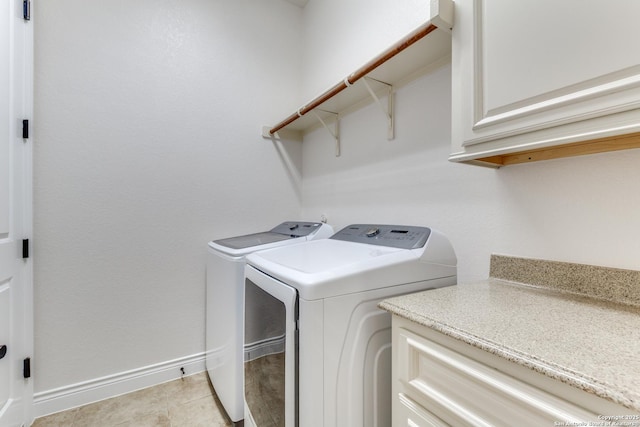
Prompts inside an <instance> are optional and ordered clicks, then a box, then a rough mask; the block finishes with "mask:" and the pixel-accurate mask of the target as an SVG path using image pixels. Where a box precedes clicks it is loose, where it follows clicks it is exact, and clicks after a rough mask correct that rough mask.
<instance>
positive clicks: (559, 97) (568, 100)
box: [450, 0, 640, 166]
mask: <svg viewBox="0 0 640 427" xmlns="http://www.w3.org/2000/svg"><path fill="white" fill-rule="evenodd" d="M455 20H456V24H455V26H454V28H453V38H452V41H453V45H452V58H453V59H452V62H453V116H452V124H453V128H452V153H451V157H450V160H453V161H461V162H471V163H477V162H481V164H486V165H494V166H500V165H503V164H511V163H520V162H525V161H534V160H542V159H545V158H554V157H563V156H567V155H578V154H587V153H593V152H600V151H612V150H618V149H624V148H636V147H640V25H638V21H639V20H640V2H639V1H637V0H610V1H606V2H602V1H599V2H595V1H584V0H562V1H557V0H536V1H534V0H520V1H513V0H457V1H456V3H455ZM633 134H637V135H633ZM621 136H623V137H621ZM585 142H587V143H585Z"/></svg>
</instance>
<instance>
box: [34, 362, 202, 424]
mask: <svg viewBox="0 0 640 427" xmlns="http://www.w3.org/2000/svg"><path fill="white" fill-rule="evenodd" d="M181 368H184V376H188V375H193V374H197V373H199V372H202V371H204V370H205V355H204V353H198V354H194V355H191V356H186V357H181V358H179V359H175V360H169V361H167V362H161V363H157V364H155V365H149V366H145V367H142V368H138V369H133V370H130V371H126V372H121V373H117V374H113V375H108V376H106V377H102V378H96V379H93V380H89V381H84V382H81V383H77V384H71V385H68V386H64V387H60V388H56V389H52V390H46V391H42V392H39V393H36V394H35V395H34V402H33V403H34V405H33V406H34V415H35V417H36V418H38V417H42V416H45V415H49V414H53V413H56V412H60V411H64V410H67V409H71V408H75V407H78V406H82V405H86V404H88V403H93V402H97V401H99V400H104V399H108V398H110V397H115V396H119V395H121V394H125V393H130V392H132V391H136V390H140V389H142V388H146V387H151V386H154V385H158V384H162V383H164V382H167V381H171V380H175V379H178V378H180V377H182V376H183V373H182V370H181Z"/></svg>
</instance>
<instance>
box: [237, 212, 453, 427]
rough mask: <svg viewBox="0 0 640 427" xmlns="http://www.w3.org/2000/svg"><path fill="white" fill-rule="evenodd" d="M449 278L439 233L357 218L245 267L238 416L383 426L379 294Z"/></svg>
mask: <svg viewBox="0 0 640 427" xmlns="http://www.w3.org/2000/svg"><path fill="white" fill-rule="evenodd" d="M455 284H456V256H455V253H454V251H453V248H452V246H451V244H450V243H449V241H448V239H447V238H446V237H445V236H444V235H442V234H441V233H439V232H437V231H435V230H432V229H429V228H426V227H408V226H395V225H372V224H356V225H351V226H348V227H346V228H344V229H342V230H341V231H339V232H338V233H336V234H335V235H333V236H332V237H331V238H329V239H325V240H319V241H314V242H307V243H303V244H301V245H297V246H295V247H287V248H278V249H272V250H267V251H261V252H259V253H255V254H252V255H249V256H248V257H247V266H246V268H245V304H247V306H249V305H251V306H252V307H253V309H252V310H251V311H249V310H248V309H247V310H245V402H246V403H245V404H246V410H245V423H246V425H248V426H257V427H266V426H285V427H294V426H300V427H321V426H322V427H336V426H349V427H388V426H390V425H391V316H390V315H389V314H388V313H387V312H385V311H383V310H381V309H379V308H378V307H377V304H378V302H379V301H380V300H382V299H384V298H388V297H390V296H394V295H400V294H405V293H410V292H416V291H421V290H426V289H431V288H438V287H443V286H450V285H455Z"/></svg>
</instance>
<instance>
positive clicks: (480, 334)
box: [380, 256, 640, 411]
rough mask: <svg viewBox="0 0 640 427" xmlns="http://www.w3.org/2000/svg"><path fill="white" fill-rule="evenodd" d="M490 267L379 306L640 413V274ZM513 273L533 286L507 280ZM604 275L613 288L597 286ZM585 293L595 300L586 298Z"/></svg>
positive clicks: (511, 262)
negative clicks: (483, 273)
mask: <svg viewBox="0 0 640 427" xmlns="http://www.w3.org/2000/svg"><path fill="white" fill-rule="evenodd" d="M491 262H492V265H491V276H492V277H490V278H489V279H487V280H486V281H481V282H476V283H468V284H459V285H457V286H451V287H447V288H441V289H435V290H430V291H425V292H420V293H416V294H410V295H404V296H400V297H395V298H390V299H387V300H385V301H383V302H381V303H380V307H381V308H383V309H385V310H387V311H389V312H391V313H393V314H395V315H398V316H400V317H404V318H406V319H409V320H411V321H413V322H416V323H418V324H420V325H424V326H427V327H429V328H431V329H434V330H436V331H439V332H441V333H443V334H445V335H448V336H450V337H453V338H455V339H458V340H461V341H463V342H465V343H468V344H471V345H473V346H475V347H478V348H480V349H483V350H485V351H488V352H490V353H493V354H495V355H497V356H500V357H503V358H505V359H507V360H510V361H512V362H515V363H518V364H520V365H523V366H526V367H528V368H530V369H533V370H535V371H537V372H540V373H542V374H544V375H547V376H549V377H551V378H554V379H557V380H560V381H562V382H565V383H568V384H571V385H573V386H575V387H578V388H580V389H583V390H585V391H587V392H590V393H593V394H596V395H598V396H600V397H603V398H605V399H608V400H611V401H613V402H616V403H618V404H621V405H623V406H625V407H628V408H631V409H634V410H636V411H640V304H638V302H640V298H638V295H640V272H636V271H628V270H618V269H604V268H603V267H592V266H583V265H577V264H568V263H557V262H546V261H540V260H527V259H522V258H511V257H498V256H493V257H492V261H491ZM592 269H596V270H592ZM527 270H528V272H527ZM601 270H602V271H601ZM605 270H606V271H605ZM544 271H547V273H548V274H549V286H548V287H545V286H543V284H544V282H545V276H544ZM589 271H591V272H592V273H589ZM594 271H596V272H595V273H594ZM571 272H573V274H572V273H571ZM514 275H515V276H517V278H518V279H519V280H520V281H528V283H535V285H536V286H533V285H530V284H523V283H517V282H516V281H512V280H513V279H514ZM496 276H498V277H499V278H497V277H496ZM576 276H578V277H582V279H581V280H576ZM534 277H535V279H533V278H534ZM563 277H565V279H564V280H563V279H562V278H563ZM607 277H608V278H609V279H610V280H613V281H615V283H614V284H611V283H610V282H609V281H605V282H604V283H603V282H602V280H603V278H604V279H605V280H606V278H607ZM594 278H595V279H594ZM507 279H510V280H507ZM594 280H596V281H597V280H600V283H599V284H598V285H597V286H596V285H594V284H592V283H591V282H593V281H594ZM572 283H573V284H572ZM592 288H596V289H597V292H596V293H595V294H596V295H597V296H598V299H596V298H593V297H591V296H589V294H590V290H591V289H592ZM585 289H586V290H587V291H585ZM606 289H609V290H611V292H610V293H607V292H605V290H606Z"/></svg>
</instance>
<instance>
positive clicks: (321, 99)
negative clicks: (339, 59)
mask: <svg viewBox="0 0 640 427" xmlns="http://www.w3.org/2000/svg"><path fill="white" fill-rule="evenodd" d="M437 28H438V27H437V26H435V25H434V24H432V23H431V22H430V21H429V22H427V23H425V24H424V25H422V26H420V27H418V28H417V29H416V30H414V31H413V32H412V33H410V34H409V35H407V36H406V37H405V38H403V39H402V40H400V41H399V42H398V43H396V44H395V45H393V46H391V47H390V48H389V49H387V50H385V51H384V52H382V53H381V54H380V55H378V56H376V57H375V58H373V59H372V60H371V61H369V62H367V63H366V64H365V65H363V66H362V67H360V68H358V69H357V70H356V71H354V72H353V73H351V74H350V75H349V76H348V77H347V78H345V79H344V80H343V81H341V82H340V83H338V84H336V85H334V86H333V87H331V88H330V89H328V90H327V91H325V92H324V93H322V94H321V95H320V96H318V97H317V98H315V99H313V100H312V101H311V102H310V103H308V104H307V105H305V106H303V107H301V108H300V109H299V110H298V111H296V112H295V113H293V114H292V115H290V116H289V117H287V118H286V119H284V120H283V121H281V122H280V123H278V124H277V125H275V126H274V127H272V128H271V129H269V135H270V136H272V135H274V134H275V133H276V132H278V131H279V130H280V129H282V128H284V127H285V126H288V125H290V124H291V123H293V122H295V121H296V120H298V119H299V118H300V117H302V116H304V115H305V114H307V113H308V112H309V111H312V110H313V109H314V108H317V107H319V106H320V105H322V104H323V103H325V102H326V101H328V100H329V99H331V98H333V97H334V96H336V95H337V94H339V93H340V92H342V91H343V90H344V89H346V88H347V87H349V86H351V85H352V84H354V83H355V82H357V81H358V80H360V79H361V78H363V77H364V76H366V75H367V74H369V73H370V72H372V71H373V70H375V69H376V68H378V67H379V66H380V65H382V64H384V63H385V62H387V61H388V60H390V59H391V58H393V57H394V56H396V55H397V54H399V53H400V52H402V51H403V50H405V49H406V48H408V47H409V46H411V45H413V44H414V43H416V42H417V41H419V40H421V39H423V38H424V37H425V36H427V35H428V34H429V33H431V32H432V31H434V30H436V29H437Z"/></svg>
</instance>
